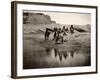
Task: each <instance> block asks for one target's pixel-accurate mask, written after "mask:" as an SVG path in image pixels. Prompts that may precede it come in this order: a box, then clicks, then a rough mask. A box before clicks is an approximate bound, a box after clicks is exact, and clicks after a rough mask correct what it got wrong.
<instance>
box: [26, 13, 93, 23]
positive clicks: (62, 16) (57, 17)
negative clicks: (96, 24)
mask: <svg viewBox="0 0 100 80" xmlns="http://www.w3.org/2000/svg"><path fill="white" fill-rule="evenodd" d="M25 12H33V13H44V14H45V15H49V16H51V20H53V21H56V23H60V24H77V25H86V24H91V15H90V14H86V13H67V12H66V13H63V12H37V11H25Z"/></svg>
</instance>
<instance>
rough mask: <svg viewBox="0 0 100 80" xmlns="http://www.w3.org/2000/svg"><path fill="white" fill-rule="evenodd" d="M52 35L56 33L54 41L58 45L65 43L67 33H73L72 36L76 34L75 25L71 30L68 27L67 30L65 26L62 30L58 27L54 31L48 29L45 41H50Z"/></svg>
mask: <svg viewBox="0 0 100 80" xmlns="http://www.w3.org/2000/svg"><path fill="white" fill-rule="evenodd" d="M51 33H54V34H53V39H52V40H55V42H56V43H59V42H60V43H63V42H64V41H65V40H64V37H65V36H67V33H71V34H73V33H74V27H73V25H71V26H70V28H69V29H68V27H67V28H65V26H63V28H62V29H61V28H56V27H54V29H50V28H46V31H45V40H49V36H50V34H51Z"/></svg>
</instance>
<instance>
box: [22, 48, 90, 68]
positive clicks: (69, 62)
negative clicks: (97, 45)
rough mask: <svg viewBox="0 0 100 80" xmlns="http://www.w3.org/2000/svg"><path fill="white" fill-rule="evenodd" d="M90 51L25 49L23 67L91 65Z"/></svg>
mask: <svg viewBox="0 0 100 80" xmlns="http://www.w3.org/2000/svg"><path fill="white" fill-rule="evenodd" d="M90 65H91V62H90V51H89V50H88V49H85V50H83V49H82V50H80V49H77V50H73V49H71V50H67V49H66V50H65V49H64V50H63V49H60V48H45V49H41V50H31V48H30V50H29V51H25V50H24V58H23V69H34V68H54V67H77V66H90Z"/></svg>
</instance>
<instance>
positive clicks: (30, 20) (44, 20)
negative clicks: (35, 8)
mask: <svg viewBox="0 0 100 80" xmlns="http://www.w3.org/2000/svg"><path fill="white" fill-rule="evenodd" d="M23 23H24V24H51V23H56V22H55V21H52V20H51V17H50V16H48V15H45V14H43V13H23Z"/></svg>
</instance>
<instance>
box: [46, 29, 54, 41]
mask: <svg viewBox="0 0 100 80" xmlns="http://www.w3.org/2000/svg"><path fill="white" fill-rule="evenodd" d="M51 32H53V30H52V29H49V28H46V31H45V40H48V39H49V36H50V33H51Z"/></svg>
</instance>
